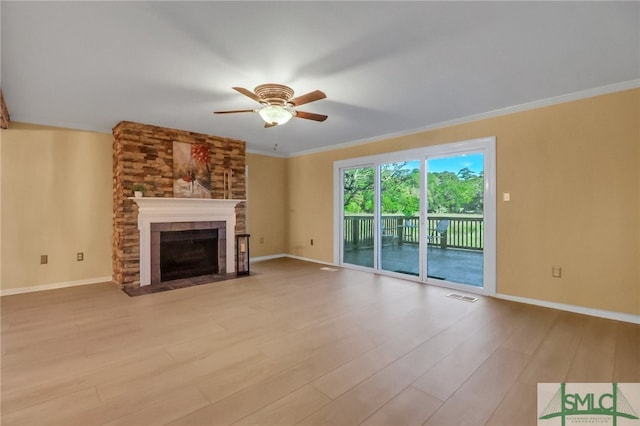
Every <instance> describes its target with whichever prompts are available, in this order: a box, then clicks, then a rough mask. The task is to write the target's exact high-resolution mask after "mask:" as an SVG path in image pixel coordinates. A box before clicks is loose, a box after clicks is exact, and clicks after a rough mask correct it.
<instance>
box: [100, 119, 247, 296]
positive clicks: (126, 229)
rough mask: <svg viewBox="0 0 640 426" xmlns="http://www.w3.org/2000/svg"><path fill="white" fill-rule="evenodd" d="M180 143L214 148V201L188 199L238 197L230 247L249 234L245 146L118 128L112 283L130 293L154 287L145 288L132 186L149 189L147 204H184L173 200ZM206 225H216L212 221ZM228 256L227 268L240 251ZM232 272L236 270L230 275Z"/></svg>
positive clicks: (143, 127)
mask: <svg viewBox="0 0 640 426" xmlns="http://www.w3.org/2000/svg"><path fill="white" fill-rule="evenodd" d="M175 141H178V142H186V143H192V144H205V145H208V146H209V147H210V152H211V157H210V168H211V198H210V199H193V198H189V199H188V200H200V201H204V202H205V203H206V202H210V203H212V204H215V203H217V202H220V201H221V202H223V203H224V202H225V200H224V199H225V198H233V199H234V200H233V202H235V203H237V204H236V205H235V229H234V228H233V226H226V227H225V230H226V235H227V242H226V244H227V247H232V246H230V245H229V244H234V243H235V238H234V236H235V234H242V233H245V232H246V224H245V221H246V203H245V202H243V201H242V200H244V198H245V196H246V195H245V194H246V180H245V142H244V141H240V140H236V139H230V138H224V137H219V136H212V135H206V134H201V133H195V132H189V131H186V130H178V129H171V128H166V127H159V126H154V125H150V124H142V123H135V122H130V121H122V122H120V123H118V124H117V125H116V126H115V127H114V128H113V255H112V261H113V282H114V283H116V284H117V285H118V286H119V287H120V288H121V289H123V290H125V292H127V293H129V292H132V293H136V291H137V290H141V289H150V288H151V287H153V286H148V285H145V286H143V287H141V286H140V283H141V272H142V269H145V268H141V266H142V265H144V264H145V261H144V260H143V259H142V258H141V257H140V254H141V253H140V247H141V245H140V237H141V233H140V230H139V223H138V222H139V218H138V210H139V206H138V204H137V203H136V202H135V201H134V199H133V197H132V195H133V191H132V186H133V185H134V184H143V185H145V186H146V187H147V191H146V192H145V194H144V195H145V196H144V197H143V198H144V199H145V200H146V199H164V200H180V199H175V198H173V142H175ZM228 172H231V173H230V174H231V176H232V179H231V182H230V184H231V187H232V194H231V197H226V195H228V193H227V192H226V189H227V188H228V186H227V184H228V183H229V182H228V181H227V180H226V179H225V176H226V175H227V174H228ZM183 200H184V199H183ZM187 202H188V201H187ZM194 202H196V203H197V201H194ZM150 203H153V201H150ZM196 216H198V215H196ZM171 220H173V219H171ZM206 220H207V221H211V219H210V218H209V219H206ZM195 221H201V218H200V217H196V218H195ZM226 254H227V259H226V262H225V264H228V262H232V265H233V266H235V250H231V251H228V250H227V251H226ZM225 266H226V265H225ZM233 270H234V267H231V268H229V269H227V273H228V272H230V271H233ZM145 271H146V269H145ZM145 273H146V272H145ZM142 282H144V281H142Z"/></svg>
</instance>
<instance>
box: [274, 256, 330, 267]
mask: <svg viewBox="0 0 640 426" xmlns="http://www.w3.org/2000/svg"><path fill="white" fill-rule="evenodd" d="M286 256H287V257H290V258H291V259H297V260H302V261H305V262H311V263H319V264H320V265H328V266H338V265H336V264H335V263H332V262H323V261H321V260H316V259H309V258H306V257H300V256H295V255H293V254H287V255H286Z"/></svg>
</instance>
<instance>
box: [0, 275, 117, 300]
mask: <svg viewBox="0 0 640 426" xmlns="http://www.w3.org/2000/svg"><path fill="white" fill-rule="evenodd" d="M111 281H112V279H111V277H110V276H109V277H97V278H89V279H86V280H77V281H66V282H61V283H52V284H43V285H36V286H31V287H20V288H8V289H2V290H0V296H11V295H14V294H22V293H33V292H35V291H44V290H55V289H58V288H66V287H76V286H79V285H89V284H100V283H108V282H111Z"/></svg>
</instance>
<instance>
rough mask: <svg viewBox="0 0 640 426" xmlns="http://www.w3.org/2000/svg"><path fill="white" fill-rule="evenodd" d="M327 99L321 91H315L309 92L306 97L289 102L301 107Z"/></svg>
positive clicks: (299, 97)
mask: <svg viewBox="0 0 640 426" xmlns="http://www.w3.org/2000/svg"><path fill="white" fill-rule="evenodd" d="M326 97H327V95H325V94H324V92H322V91H320V90H314V91H313V92H309V93H307V94H306V95H302V96H298V97H297V98H293V99H289V100H288V101H287V102H288V103H290V104H291V105H293V106H300V105H304V104H308V103H309V102H314V101H319V100H320V99H324V98H326Z"/></svg>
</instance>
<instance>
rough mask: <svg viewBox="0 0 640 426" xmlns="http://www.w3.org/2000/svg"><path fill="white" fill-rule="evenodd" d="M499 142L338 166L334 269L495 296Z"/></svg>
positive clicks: (465, 144)
mask: <svg viewBox="0 0 640 426" xmlns="http://www.w3.org/2000/svg"><path fill="white" fill-rule="evenodd" d="M494 159H495V140H494V139H493V138H484V139H478V140H473V141H466V142H460V143H454V144H447V145H439V146H434V147H426V148H422V149H417V150H411V151H403V152H397V153H391V154H383V155H377V156H371V157H366V158H360V159H357V160H344V161H339V162H336V163H335V165H334V172H335V178H336V182H339V183H340V184H339V185H340V186H339V187H338V189H337V191H336V205H337V206H340V207H339V210H337V211H336V214H335V218H336V227H335V228H336V233H337V235H336V240H335V241H336V245H335V252H336V254H337V258H336V263H337V264H342V265H345V266H347V265H350V266H353V267H357V268H362V269H368V270H372V271H374V272H379V273H383V274H390V275H399V276H404V277H406V278H409V279H414V280H420V281H422V282H427V283H431V284H437V285H441V286H446V287H452V288H460V289H463V290H468V291H472V292H477V293H488V294H491V293H494V292H495V162H494Z"/></svg>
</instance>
